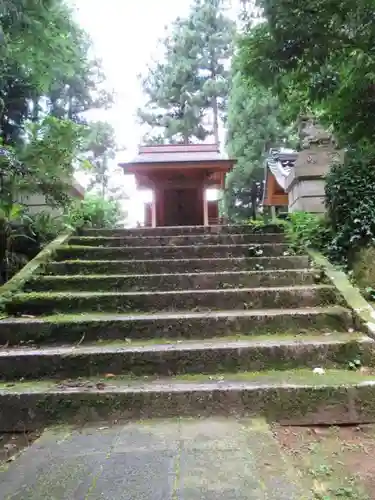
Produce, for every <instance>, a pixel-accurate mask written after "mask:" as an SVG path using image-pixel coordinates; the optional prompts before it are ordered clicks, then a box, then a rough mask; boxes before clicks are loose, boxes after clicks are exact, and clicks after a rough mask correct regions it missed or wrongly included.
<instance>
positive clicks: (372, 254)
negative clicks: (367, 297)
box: [353, 246, 375, 289]
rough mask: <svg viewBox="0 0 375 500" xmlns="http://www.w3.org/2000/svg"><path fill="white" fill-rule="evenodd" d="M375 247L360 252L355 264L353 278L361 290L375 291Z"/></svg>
mask: <svg viewBox="0 0 375 500" xmlns="http://www.w3.org/2000/svg"><path fill="white" fill-rule="evenodd" d="M374 263H375V247H373V246H371V247H366V248H362V249H361V250H359V251H358V252H357V254H356V256H355V259H354V263H353V277H354V279H355V281H356V283H357V284H358V286H359V287H360V288H361V289H366V288H368V287H370V288H374V289H375V264H374Z"/></svg>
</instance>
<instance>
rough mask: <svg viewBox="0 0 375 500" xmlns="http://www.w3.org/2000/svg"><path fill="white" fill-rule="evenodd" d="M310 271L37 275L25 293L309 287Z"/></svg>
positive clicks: (312, 277) (312, 273) (29, 283)
mask: <svg viewBox="0 0 375 500" xmlns="http://www.w3.org/2000/svg"><path fill="white" fill-rule="evenodd" d="M317 279H318V277H317V276H316V275H315V274H314V272H313V271H312V270H309V269H305V270H299V269H288V270H273V271H235V272H221V273H212V272H208V273H190V274H187V273H185V274H140V275H126V274H125V275H110V274H109V275H73V276H69V275H67V276H64V275H63V276H37V277H35V278H34V279H33V280H32V281H29V282H28V283H27V284H26V286H25V287H24V290H25V291H56V292H58V291H60V292H63V291H74V290H77V291H92V290H97V291H100V292H106V291H112V292H115V291H120V292H127V291H152V290H195V289H205V290H210V289H226V288H242V287H243V288H251V287H264V286H292V285H313V284H314V283H316V281H317Z"/></svg>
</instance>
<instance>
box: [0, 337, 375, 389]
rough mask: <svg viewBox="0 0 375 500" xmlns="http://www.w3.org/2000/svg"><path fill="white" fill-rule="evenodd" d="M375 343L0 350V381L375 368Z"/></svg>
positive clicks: (315, 340)
mask: <svg viewBox="0 0 375 500" xmlns="http://www.w3.org/2000/svg"><path fill="white" fill-rule="evenodd" d="M374 346H375V342H374V341H373V340H372V339H370V338H369V337H367V336H365V335H362V334H354V333H353V334H349V333H346V334H345V333H336V334H331V335H327V336H322V335H320V336H303V337H301V336H287V335H282V336H273V337H270V336H268V337H265V336H263V337H252V338H250V339H249V338H233V337H229V338H227V339H225V340H222V339H218V338H213V339H209V340H206V341H200V342H187V341H185V342H179V343H170V342H169V343H168V342H167V341H164V343H160V341H159V342H157V341H156V343H153V342H148V343H146V344H145V343H143V344H141V343H133V344H131V343H128V342H116V343H113V342H112V343H107V344H104V343H96V344H91V345H82V344H81V345H79V346H75V345H71V346H66V347H43V348H39V349H38V348H27V347H21V348H8V349H2V350H0V366H1V373H0V379H1V380H8V381H9V380H15V379H28V380H29V379H42V378H50V379H51V378H59V379H61V378H65V377H69V378H72V377H92V376H106V375H107V378H108V374H110V375H111V377H113V376H114V375H134V376H139V377H142V376H155V375H157V376H170V375H182V374H218V373H233V372H237V371H252V372H258V371H262V370H282V369H283V370H289V369H294V368H308V367H310V368H314V367H324V368H325V369H327V368H335V367H340V366H342V367H347V368H348V363H349V362H350V361H353V360H359V361H360V362H361V364H362V365H363V366H367V367H370V366H375V348H374Z"/></svg>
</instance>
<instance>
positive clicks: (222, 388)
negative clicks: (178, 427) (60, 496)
mask: <svg viewBox="0 0 375 500" xmlns="http://www.w3.org/2000/svg"><path fill="white" fill-rule="evenodd" d="M374 398H375V376H373V375H363V374H362V373H352V372H348V371H342V370H329V371H327V372H326V374H325V375H315V374H313V373H312V371H311V370H294V371H289V372H285V371H272V372H263V373H253V372H251V373H237V374H228V375H225V374H222V375H221V376H220V379H218V380H214V379H213V378H212V377H211V376H202V375H199V376H195V377H192V376H189V377H182V378H181V377H170V378H167V379H158V380H156V381H151V382H150V381H147V380H144V379H139V380H138V379H136V380H134V379H133V380H132V379H129V378H115V379H111V380H110V381H103V380H102V379H97V378H96V379H95V378H94V379H81V380H69V381H65V382H60V383H55V382H52V381H49V382H48V381H43V382H38V381H32V382H28V383H15V384H14V385H12V386H10V384H0V404H1V408H2V411H1V413H0V430H2V431H4V430H8V431H10V430H12V431H14V430H31V429H35V428H38V427H42V426H45V425H48V424H49V423H52V422H53V423H59V422H63V423H73V422H74V423H79V422H81V423H83V422H84V423H87V422H88V421H97V420H102V419H106V420H107V421H111V420H117V421H118V420H121V419H124V420H127V419H130V418H136V419H139V418H150V417H152V418H157V417H175V416H179V417H185V416H209V415H239V416H242V415H246V416H257V417H260V416H264V417H266V418H267V419H268V420H270V421H279V422H281V423H289V424H301V425H303V424H304V425H306V424H313V425H318V424H342V423H360V422H373V421H374V420H375V404H374Z"/></svg>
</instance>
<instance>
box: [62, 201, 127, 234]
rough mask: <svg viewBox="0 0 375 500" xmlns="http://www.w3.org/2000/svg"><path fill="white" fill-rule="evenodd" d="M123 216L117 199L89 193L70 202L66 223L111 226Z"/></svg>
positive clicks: (75, 226) (76, 225) (75, 225)
mask: <svg viewBox="0 0 375 500" xmlns="http://www.w3.org/2000/svg"><path fill="white" fill-rule="evenodd" d="M124 217H125V214H124V212H123V211H122V210H121V207H120V205H119V203H118V202H117V201H113V200H106V199H105V198H103V197H101V196H99V195H94V194H89V195H86V196H85V198H84V199H83V200H82V201H79V202H75V203H73V204H72V206H71V207H70V209H69V210H68V211H67V213H66V217H65V220H66V223H67V224H68V225H69V226H71V227H74V228H77V229H81V228H83V227H92V228H113V227H116V226H117V225H118V224H119V223H120V222H121V221H122V220H123V219H124Z"/></svg>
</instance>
